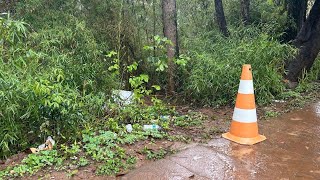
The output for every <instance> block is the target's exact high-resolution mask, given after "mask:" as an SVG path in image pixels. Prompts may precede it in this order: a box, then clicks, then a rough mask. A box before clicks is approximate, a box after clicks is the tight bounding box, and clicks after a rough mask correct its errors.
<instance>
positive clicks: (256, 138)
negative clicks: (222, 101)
mask: <svg viewBox="0 0 320 180" xmlns="http://www.w3.org/2000/svg"><path fill="white" fill-rule="evenodd" d="M222 137H224V138H226V139H228V140H231V141H234V142H236V143H239V144H247V145H253V144H256V143H258V142H261V141H264V140H265V139H266V137H265V136H263V135H259V133H258V123H257V111H256V103H255V97H254V90H253V81H252V72H251V65H248V64H245V65H243V67H242V74H241V80H240V85H239V90H238V95H237V99H236V106H235V108H234V112H233V117H232V123H231V128H230V131H229V132H228V133H225V134H222Z"/></svg>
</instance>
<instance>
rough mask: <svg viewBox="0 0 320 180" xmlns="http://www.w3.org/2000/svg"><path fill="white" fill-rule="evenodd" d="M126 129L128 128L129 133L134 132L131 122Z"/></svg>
mask: <svg viewBox="0 0 320 180" xmlns="http://www.w3.org/2000/svg"><path fill="white" fill-rule="evenodd" d="M126 129H127V132H128V133H131V132H132V125H131V124H127V125H126Z"/></svg>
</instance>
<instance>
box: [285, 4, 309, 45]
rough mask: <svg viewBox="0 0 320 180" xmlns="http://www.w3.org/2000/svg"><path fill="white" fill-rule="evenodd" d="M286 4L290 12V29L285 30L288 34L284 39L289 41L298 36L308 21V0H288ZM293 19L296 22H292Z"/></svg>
mask: <svg viewBox="0 0 320 180" xmlns="http://www.w3.org/2000/svg"><path fill="white" fill-rule="evenodd" d="M286 4H287V12H288V29H286V30H285V33H286V34H285V36H284V40H285V41H286V42H289V41H291V40H293V39H294V38H295V37H296V36H297V34H298V32H299V31H300V29H301V28H302V26H303V24H304V22H305V21H306V13H307V6H308V0H287V2H286ZM292 20H293V23H294V24H292Z"/></svg>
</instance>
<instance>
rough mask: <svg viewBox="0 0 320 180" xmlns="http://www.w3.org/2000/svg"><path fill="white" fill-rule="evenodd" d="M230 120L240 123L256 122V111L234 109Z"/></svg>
mask: <svg viewBox="0 0 320 180" xmlns="http://www.w3.org/2000/svg"><path fill="white" fill-rule="evenodd" d="M232 119H233V120H234V121H237V122H241V123H253V122H257V110H256V109H239V108H234V112H233V117H232Z"/></svg>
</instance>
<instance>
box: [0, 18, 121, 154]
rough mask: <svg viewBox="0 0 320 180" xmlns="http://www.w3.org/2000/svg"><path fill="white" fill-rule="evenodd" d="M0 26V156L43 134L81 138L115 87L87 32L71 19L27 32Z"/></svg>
mask: <svg viewBox="0 0 320 180" xmlns="http://www.w3.org/2000/svg"><path fill="white" fill-rule="evenodd" d="M0 24H1V26H0V33H1V36H0V53H1V56H0V101H1V104H0V118H1V121H0V149H1V150H0V157H4V156H8V155H10V154H12V153H15V152H16V151H17V150H21V149H25V148H27V147H29V146H30V144H32V143H33V142H34V141H40V142H41V141H42V140H40V139H39V138H42V137H45V136H47V135H53V136H55V138H56V139H60V138H61V140H63V141H66V140H69V139H74V138H77V137H81V135H80V133H79V132H80V130H79V129H80V128H81V127H82V126H83V124H84V123H83V122H89V121H90V120H94V119H95V118H97V117H99V116H101V115H102V106H103V104H104V101H105V95H104V92H107V91H109V90H110V89H111V88H112V86H113V84H115V83H114V82H115V81H114V78H113V77H112V76H111V75H110V74H109V73H108V71H107V68H106V66H108V65H107V64H108V62H106V61H103V56H102V55H101V54H100V50H99V48H98V46H97V44H96V43H95V40H94V38H93V37H92V35H91V33H90V31H88V30H87V29H86V27H85V25H84V24H83V23H81V22H78V21H77V20H76V19H75V20H74V21H72V22H70V24H68V25H67V26H66V27H62V26H57V27H56V28H55V29H50V30H45V29H44V30H39V31H38V32H31V33H29V32H27V28H26V24H25V23H23V22H20V21H14V20H10V19H8V18H1V17H0Z"/></svg>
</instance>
